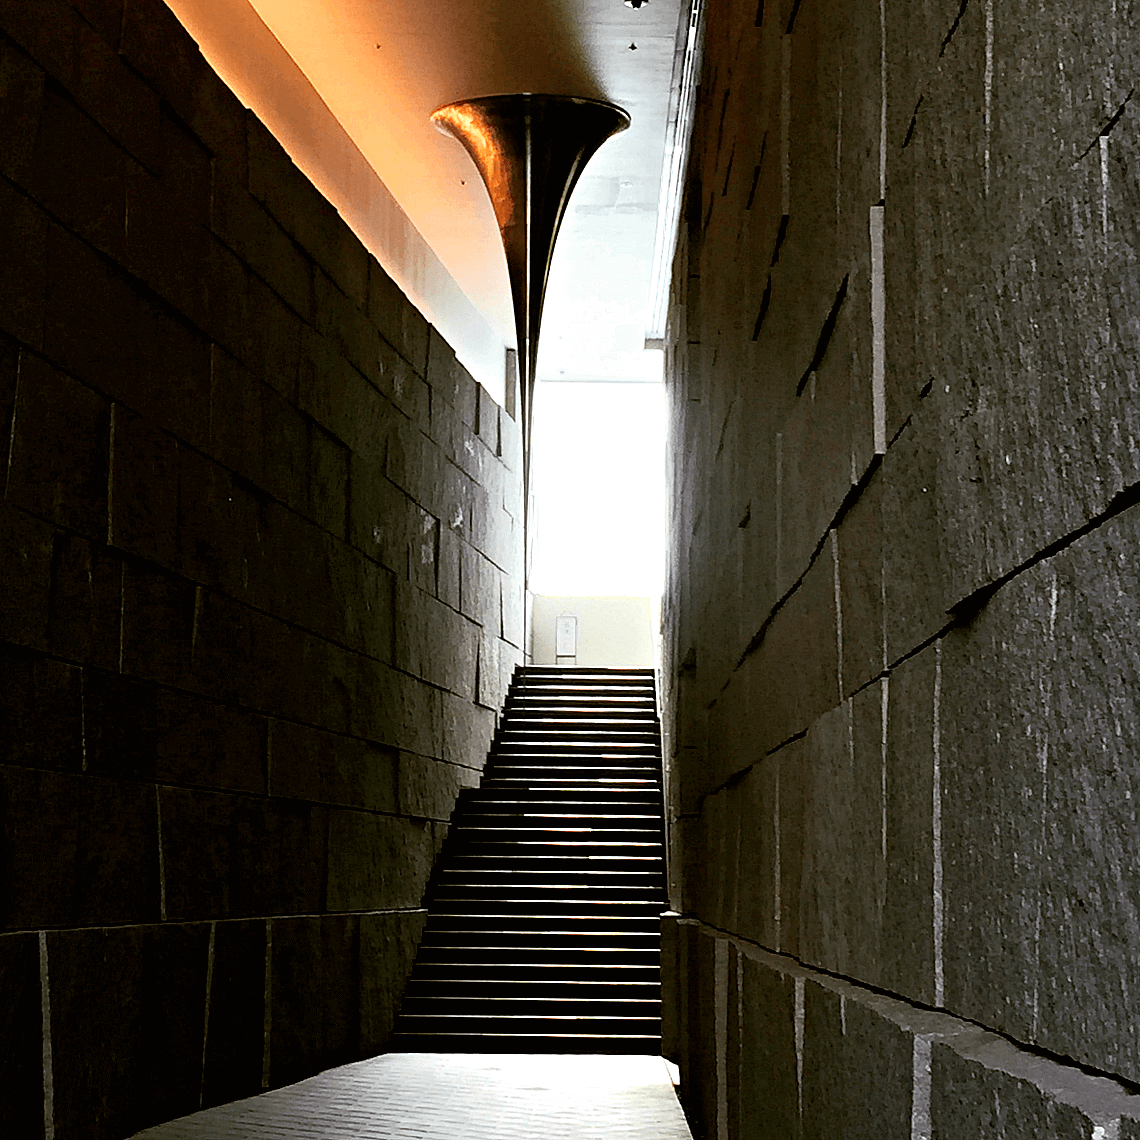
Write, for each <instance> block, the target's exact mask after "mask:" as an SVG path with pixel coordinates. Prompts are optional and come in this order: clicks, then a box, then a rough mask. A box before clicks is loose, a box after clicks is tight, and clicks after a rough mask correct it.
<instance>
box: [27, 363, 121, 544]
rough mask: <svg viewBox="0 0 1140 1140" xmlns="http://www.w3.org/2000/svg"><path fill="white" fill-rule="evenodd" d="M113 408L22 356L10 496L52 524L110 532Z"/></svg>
mask: <svg viewBox="0 0 1140 1140" xmlns="http://www.w3.org/2000/svg"><path fill="white" fill-rule="evenodd" d="M110 425H111V406H110V404H109V403H108V402H107V401H106V400H105V399H104V398H103V397H102V396H100V395H99V394H98V393H96V392H93V391H91V389H90V388H87V387H85V386H84V385H82V384H79V383H77V382H76V381H75V380H72V379H71V378H70V377H69V376H64V375H63V374H62V373H60V372H57V371H56V370H55V369H53V368H50V367H49V366H48V365H46V364H44V363H43V362H42V361H40V360H38V359H36V358H34V357H30V356H24V357H22V359H21V366H20V384H19V390H18V392H17V395H16V404H15V417H14V421H13V426H12V450H11V453H10V457H9V465H8V486H7V496H6V497H7V499H8V501H9V502H10V503H12V504H13V505H15V506H17V507H21V508H22V509H24V510H26V511H28V512H29V513H30V514H33V515H37V516H39V517H40V518H43V519H46V520H47V521H49V522H53V523H56V524H57V525H59V526H63V527H67V528H68V529H70V530H75V531H79V532H80V533H82V534H85V535H88V536H91V537H94V536H99V537H102V536H103V535H104V534H105V533H106V528H107V475H108V457H107V456H108V441H109V435H110Z"/></svg>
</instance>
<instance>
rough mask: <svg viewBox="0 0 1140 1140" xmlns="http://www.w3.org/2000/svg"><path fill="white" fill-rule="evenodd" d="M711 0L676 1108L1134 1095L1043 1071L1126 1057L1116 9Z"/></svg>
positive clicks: (1125, 405) (689, 218) (1135, 841)
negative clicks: (986, 1037) (934, 1019)
mask: <svg viewBox="0 0 1140 1140" xmlns="http://www.w3.org/2000/svg"><path fill="white" fill-rule="evenodd" d="M707 9H708V10H707V14H706V20H707V32H706V40H705V55H704V63H703V75H702V81H701V87H700V95H699V99H698V112H697V123H696V128H695V134H694V141H693V149H692V153H691V160H690V166H689V172H688V180H687V205H686V215H685V220H684V224H683V226H682V235H681V242H680V247H679V250H678V256H677V261H676V265H675V273H674V280H673V307H672V317H671V327H670V335H669V338H668V349H667V373H668V385H669V390H670V393H671V407H672V427H671V431H672V449H671V467H670V480H671V486H672V500H671V502H672V507H671V551H670V562H669V582H668V597H667V599H666V603H665V620H666V627H667V635H666V638H665V661H664V663H663V676H664V685H665V689H666V693H667V717H666V732H667V740H668V764H669V769H670V771H669V787H670V812H671V817H672V818H671V831H670V840H671V849H672V852H673V855H674V859H673V871H672V883H671V889H672V892H673V905H674V908H675V909H676V911H678V912H679V913H680V914H682V915H683V916H685V917H684V919H683V923H682V926H681V927H680V928H678V929H679V930H680V931H681V932H682V933H681V934H678V933H676V932H675V931H674V932H673V933H671V935H670V937H674V938H677V937H682V934H683V936H684V937H685V938H690V939H691V944H689V945H688V949H687V950H686V949H685V948H684V947H674V949H673V951H671V952H670V954H668V955H667V956H666V962H667V963H669V962H672V963H674V965H673V966H672V967H671V968H670V969H669V973H670V974H671V977H672V980H671V981H670V983H669V985H670V987H671V990H670V992H671V993H672V994H673V999H672V1000H673V1002H674V1003H675V1004H676V1005H677V1007H678V1008H677V1009H676V1010H675V1011H674V1013H673V1014H671V1015H670V1019H669V1022H668V1024H669V1025H670V1034H669V1035H670V1037H671V1039H672V1041H671V1046H670V1047H671V1048H672V1049H673V1051H674V1052H676V1053H677V1055H678V1056H679V1057H680V1058H681V1060H682V1067H683V1074H684V1079H685V1085H686V1089H687V1095H688V1102H689V1105H690V1108H691V1110H692V1112H693V1116H694V1119H696V1120H699V1121H701V1123H702V1127H703V1128H704V1130H705V1135H707V1136H709V1137H713V1136H715V1137H717V1140H724V1138H725V1137H735V1136H749V1137H752V1136H767V1135H769V1134H771V1135H773V1136H776V1135H779V1136H788V1135H802V1136H803V1137H805V1138H807V1137H814V1136H823V1135H829V1136H833V1135H841V1136H844V1137H855V1136H863V1135H876V1136H878V1135H896V1134H897V1135H900V1136H903V1135H915V1136H919V1135H922V1136H927V1135H933V1136H941V1137H948V1138H949V1137H953V1138H955V1140H957V1138H959V1137H967V1136H977V1135H987V1136H988V1135H1007V1136H1012V1135H1021V1134H1022V1133H1024V1134H1025V1135H1030V1134H1032V1135H1035V1136H1043V1137H1054V1136H1056V1137H1060V1136H1069V1135H1072V1136H1077V1135H1084V1136H1087V1135H1089V1134H1090V1133H1089V1131H1088V1129H1089V1128H1091V1127H1094V1126H1095V1127H1096V1128H1099V1129H1104V1131H1100V1132H1095V1133H1093V1135H1097V1136H1105V1137H1107V1136H1110V1135H1115V1134H1116V1132H1115V1131H1114V1129H1115V1128H1117V1125H1115V1124H1114V1123H1113V1122H1114V1121H1115V1120H1117V1119H1118V1118H1120V1119H1124V1120H1125V1121H1126V1123H1124V1124H1123V1125H1121V1126H1120V1128H1121V1129H1122V1131H1121V1134H1122V1135H1125V1134H1130V1133H1129V1132H1128V1128H1129V1127H1132V1128H1136V1127H1137V1126H1136V1125H1129V1124H1128V1123H1127V1120H1128V1119H1129V1118H1130V1114H1132V1113H1133V1109H1132V1108H1131V1107H1130V1106H1129V1105H1124V1104H1123V1102H1121V1103H1116V1102H1114V1105H1113V1106H1110V1108H1104V1109H1103V1111H1102V1110H1101V1109H1097V1112H1099V1113H1100V1114H1101V1115H1099V1116H1097V1115H1096V1114H1095V1113H1094V1114H1093V1115H1092V1116H1091V1117H1090V1118H1089V1119H1090V1120H1091V1122H1092V1123H1091V1124H1089V1123H1088V1122H1087V1121H1086V1122H1084V1123H1082V1122H1081V1121H1080V1120H1078V1119H1077V1118H1076V1117H1074V1116H1073V1115H1072V1112H1070V1111H1069V1108H1071V1107H1072V1105H1074V1104H1077V1105H1083V1106H1084V1108H1082V1111H1084V1110H1085V1109H1087V1110H1088V1111H1089V1112H1092V1109H1091V1108H1089V1105H1090V1104H1091V1103H1092V1102H1091V1101H1089V1100H1088V1099H1087V1097H1086V1093H1087V1094H1089V1095H1091V1093H1090V1091H1089V1090H1090V1089H1092V1087H1093V1086H1092V1085H1082V1086H1081V1088H1082V1089H1083V1091H1079V1092H1078V1093H1074V1094H1073V1096H1075V1097H1076V1100H1073V1099H1072V1098H1070V1100H1069V1101H1065V1100H1064V1098H1063V1097H1061V1098H1060V1099H1058V1097H1059V1096H1060V1094H1056V1090H1057V1089H1058V1088H1062V1087H1068V1086H1067V1085H1066V1082H1072V1081H1075V1082H1077V1084H1078V1085H1079V1084H1080V1082H1081V1081H1086V1082H1087V1081H1092V1082H1094V1084H1095V1081H1096V1080H1098V1079H1100V1078H1097V1077H1095V1076H1092V1075H1089V1074H1097V1073H1100V1074H1105V1075H1106V1076H1107V1077H1110V1078H1112V1079H1113V1080H1116V1081H1124V1082H1126V1083H1128V1084H1131V1085H1136V1084H1140V1037H1138V1036H1137V1034H1136V1023H1135V993H1136V991H1137V987H1138V985H1140V973H1138V968H1137V963H1138V962H1140V911H1138V904H1137V899H1138V897H1140V881H1138V879H1137V875H1138V871H1137V868H1140V830H1138V829H1137V826H1136V822H1137V807H1136V804H1137V798H1138V796H1140V769H1138V768H1137V762H1136V756H1137V746H1138V743H1140V739H1138V726H1140V569H1138V564H1137V559H1136V550H1137V545H1138V542H1140V506H1137V503H1138V502H1140V444H1138V441H1140V403H1138V401H1137V373H1136V360H1137V359H1138V358H1140V351H1138V350H1140V337H1138V331H1140V322H1138V321H1137V314H1138V313H1140V272H1138V270H1137V265H1138V255H1140V241H1138V238H1137V222H1138V220H1140V196H1138V195H1137V185H1138V179H1140V118H1138V117H1137V111H1136V109H1135V106H1134V101H1132V100H1131V95H1132V89H1133V86H1134V84H1135V83H1136V81H1137V74H1138V72H1137V66H1138V60H1137V55H1138V51H1140V48H1138V45H1140V26H1138V24H1137V17H1136V13H1135V10H1134V9H1133V8H1132V7H1131V6H1128V5H1121V4H1117V3H1113V2H1112V0H1104V2H1099V0H1097V2H1094V3H1090V4H1082V5H1078V6H1074V5H1071V4H1061V3H1046V4H1044V5H1033V6H1028V5H1019V4H1013V5H1010V4H1006V3H995V2H994V0H963V2H962V3H961V4H959V3H958V2H957V0H923V2H921V3H913V2H912V3H902V2H898V0H883V2H882V3H880V2H879V0H856V2H854V3H850V2H844V3H837V2H832V0H764V2H762V3H760V4H759V5H757V4H756V3H755V0H748V2H747V3H745V2H743V0H739V2H734V3H728V4H710V5H708V6H707ZM671 921H672V922H674V923H675V922H676V921H681V920H671ZM686 932H687V933H686ZM706 942H711V943H713V944H714V945H713V948H712V949H708V950H706V949H705V943H706ZM722 947H723V948H722ZM759 948H763V950H764V951H765V952H771V953H774V954H778V955H780V957H779V958H778V959H777V958H769V957H764V955H763V954H762V953H761V950H760V949H759ZM718 955H719V956H718ZM718 962H720V963H721V966H719V967H718V966H717V963H718ZM733 962H737V963H741V962H743V965H742V966H740V971H741V972H740V973H739V974H738V975H736V974H733V972H732V971H733V969H734V968H736V967H734V966H733ZM756 962H765V963H768V964H767V965H766V966H764V967H763V968H761V967H759V966H756V965H755V964H754V963H756ZM725 963H727V965H726V964H725ZM718 969H720V970H721V971H722V973H721V974H717V970H718ZM724 970H727V971H728V973H727V974H724V973H723V971H724ZM710 971H711V973H710ZM773 971H774V973H773ZM706 975H707V976H708V978H707V980H706ZM734 979H736V980H734ZM788 979H792V980H793V981H794V980H795V979H800V981H797V982H795V985H797V986H799V987H800V989H799V996H798V997H796V996H795V995H793V996H792V997H789V996H788V995H789V992H790V991H789V986H792V981H789V980H788ZM835 979H842V980H843V981H844V983H845V984H847V985H848V986H849V988H848V989H844V988H843V987H842V985H840V982H839V981H833V980H835ZM837 987H838V988H837ZM792 988H794V986H792ZM878 993H885V994H889V995H893V997H894V999H896V1001H897V1003H901V1004H898V1005H897V1006H896V1007H892V1008H896V1010H903V1011H904V1012H902V1013H898V1014H897V1017H896V1016H895V1014H892V1015H891V1016H890V1017H888V1019H887V1020H888V1022H892V1019H893V1023H896V1027H895V1028H891V1027H890V1026H889V1025H886V1026H884V1025H883V1024H880V1023H879V1022H877V1021H875V1017H878V1016H879V1015H878V1014H876V1015H875V1017H872V1016H871V1015H870V1014H867V1013H865V1012H864V1011H865V1010H867V1009H877V1008H878V1007H877V1006H876V1004H875V1003H876V1002H877V1001H878V1000H879V999H878V998H877V997H876V996H875V995H876V994H878ZM835 994H839V995H845V996H840V997H839V998H836V997H835V996H834V995H835ZM829 995H830V996H829ZM797 1003H798V1004H797ZM844 1003H846V1004H844ZM928 1008H931V1009H939V1010H944V1011H947V1012H948V1013H949V1014H950V1015H953V1017H954V1018H955V1019H957V1020H955V1021H953V1022H952V1023H951V1022H947V1023H946V1025H945V1026H943V1028H942V1029H940V1030H938V1032H937V1033H935V1031H934V1030H930V1031H929V1032H927V1031H925V1030H924V1031H922V1033H918V1032H917V1031H912V1030H910V1029H908V1030H906V1031H905V1032H902V1031H900V1030H898V1029H897V1022H898V1019H899V1018H903V1019H904V1020H905V1018H907V1017H910V1016H911V1014H908V1013H905V1010H907V1009H909V1010H912V1011H913V1016H915V1017H917V1016H918V1014H919V1013H920V1012H921V1011H923V1010H926V1009H928ZM837 1011H838V1012H837ZM924 1016H925V1014H924ZM880 1021H881V1018H880ZM967 1022H968V1023H970V1024H972V1025H975V1026H981V1027H983V1028H984V1029H985V1030H986V1031H989V1032H992V1033H993V1034H994V1035H996V1036H995V1037H994V1041H997V1042H1000V1043H1001V1044H1000V1047H999V1045H997V1044H994V1045H993V1047H992V1048H991V1047H990V1046H989V1045H987V1046H985V1047H984V1048H983V1047H981V1046H978V1048H979V1049H981V1052H978V1051H977V1049H975V1045H974V1044H969V1043H968V1042H967V1043H966V1044H963V1042H966V1038H963V1037H961V1036H960V1033H964V1032H965V1030H964V1029H963V1028H962V1026H963V1025H965V1024H966V1023H967ZM947 1026H948V1028H947ZM900 1032H902V1036H901V1037H900V1036H899V1033H900ZM923 1033H925V1034H926V1043H925V1044H921V1039H922V1037H923ZM931 1034H933V1036H931ZM939 1034H942V1035H949V1036H947V1037H946V1041H947V1042H948V1043H946V1044H939V1043H938V1042H939V1041H940V1040H942V1037H940V1036H939ZM951 1037H952V1038H953V1040H952V1041H951ZM931 1042H933V1046H932V1045H931ZM967 1045H968V1047H967ZM734 1050H735V1051H736V1052H735V1053H734V1052H733V1051H734ZM896 1052H898V1054H899V1055H898V1057H896V1056H895V1053H896ZM912 1055H913V1060H914V1064H913V1065H911V1064H910V1060H908V1058H911V1057H912ZM734 1056H736V1057H738V1060H739V1065H738V1068H736V1069H734V1068H733V1065H735V1064H737V1061H736V1060H734V1059H733V1058H734ZM1041 1058H1052V1059H1053V1060H1051V1061H1048V1063H1047V1062H1046V1060H1041ZM1039 1060H1040V1064H1041V1065H1042V1066H1044V1068H1036V1069H1035V1068H1033V1064H1036V1063H1037V1062H1038V1061H1039ZM1019 1066H1020V1067H1019ZM1050 1066H1051V1067H1050ZM1077 1066H1079V1068H1078V1067H1077ZM789 1074H791V1075H789ZM931 1074H933V1077H932V1076H931ZM1026 1074H1028V1075H1026ZM931 1080H933V1084H931ZM1018 1081H1028V1082H1029V1085H1030V1086H1032V1088H1029V1087H1028V1086H1024V1087H1023V1086H1022V1085H1018V1084H1017V1082H1018ZM864 1087H865V1088H866V1089H867V1090H868V1091H867V1093H866V1098H865V1099H863V1100H860V1101H859V1102H858V1103H856V1102H855V1101H852V1100H851V1099H850V1097H851V1096H852V1095H854V1094H853V1093H852V1090H858V1089H861V1088H864ZM1097 1087H1099V1086H1097ZM1118 1091H1119V1090H1118ZM1055 1094H1056V1095H1055ZM857 1095H858V1096H860V1097H862V1096H863V1094H862V1093H858V1094H857ZM884 1097H890V1098H892V1099H891V1101H890V1103H882V1104H875V1098H884ZM913 1097H918V1098H919V1100H920V1101H922V1104H923V1106H924V1107H923V1108H922V1113H923V1114H925V1115H923V1116H922V1122H920V1123H919V1124H916V1125H915V1127H917V1128H918V1129H919V1131H917V1132H914V1133H911V1132H910V1128H911V1120H912V1117H911V1113H910V1109H909V1107H908V1106H910V1104H911V1098H913ZM1082 1097H1084V1098H1085V1099H1081V1098H1082ZM836 1098H838V1099H836ZM845 1098H846V1099H845ZM900 1098H901V1099H900ZM923 1098H925V1099H923ZM904 1102H905V1103H904ZM1130 1103H1131V1102H1130ZM1066 1106H1067V1107H1066ZM916 1111H917V1110H916ZM765 1114H766V1115H765ZM995 1114H996V1115H995ZM1007 1117H1008V1121H1009V1122H1008V1123H1007ZM1015 1118H1016V1120H1017V1123H1016V1125H1015V1124H1014V1123H1012V1122H1013V1121H1014V1119H1015ZM914 1119H915V1120H916V1121H917V1120H918V1117H917V1116H916V1117H914ZM764 1121H766V1122H767V1123H763V1122H764ZM870 1122H874V1123H870ZM931 1129H932V1131H931Z"/></svg>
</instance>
